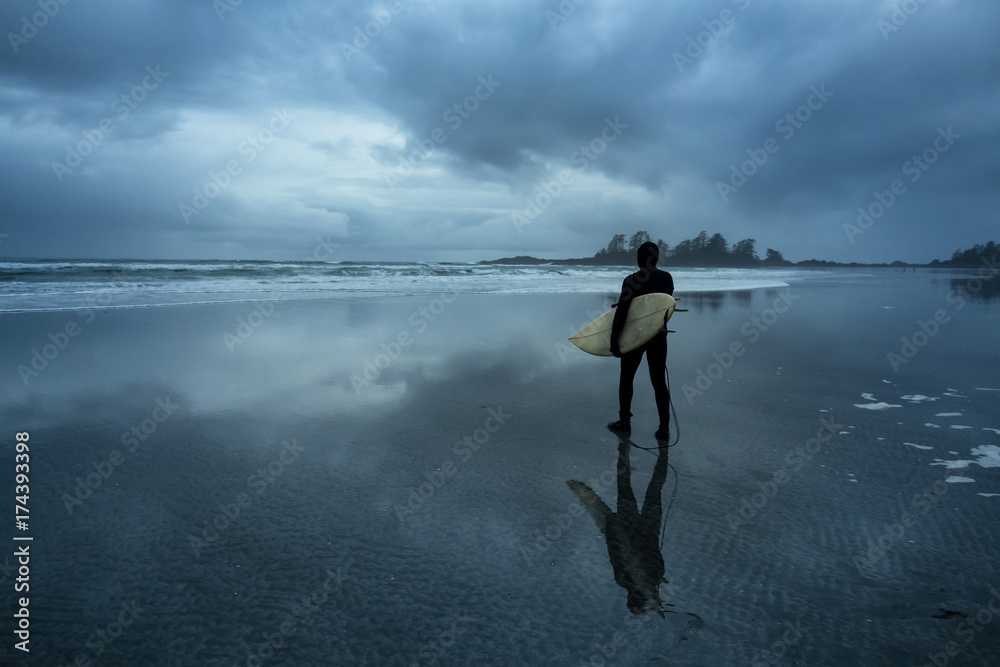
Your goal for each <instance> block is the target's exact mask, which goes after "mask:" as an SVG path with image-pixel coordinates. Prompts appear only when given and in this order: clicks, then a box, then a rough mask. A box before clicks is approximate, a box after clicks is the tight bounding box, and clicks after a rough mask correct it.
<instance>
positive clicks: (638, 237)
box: [628, 231, 651, 252]
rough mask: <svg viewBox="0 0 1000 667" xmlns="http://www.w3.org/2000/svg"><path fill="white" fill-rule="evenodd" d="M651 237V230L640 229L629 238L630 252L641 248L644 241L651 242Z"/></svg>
mask: <svg viewBox="0 0 1000 667" xmlns="http://www.w3.org/2000/svg"><path fill="white" fill-rule="evenodd" d="M650 241H651V239H650V238H649V232H645V231H638V232H636V233H635V234H633V235H632V238H630V239H629V240H628V249H629V252H635V251H636V250H638V249H639V246H641V245H642V244H643V243H649V242H650Z"/></svg>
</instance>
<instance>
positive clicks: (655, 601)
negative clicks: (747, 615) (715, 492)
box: [566, 434, 674, 617]
mask: <svg viewBox="0 0 1000 667" xmlns="http://www.w3.org/2000/svg"><path fill="white" fill-rule="evenodd" d="M616 435H617V436H618V468H617V476H618V511H617V512H612V511H611V508H610V507H608V505H607V503H605V502H604V501H603V500H601V498H600V496H598V495H597V493H596V492H595V491H594V490H593V489H591V488H590V487H589V486H587V485H586V484H584V483H583V482H578V481H576V480H570V481H568V482H566V484H567V486H569V488H570V490H572V491H573V493H575V494H576V496H577V498H579V499H580V502H581V503H583V507H584V509H586V510H587V513H588V514H589V515H590V516H591V517H592V518H593V519H594V523H596V524H597V528H598V529H599V530H600V531H601V534H602V535H604V538H605V539H606V540H607V545H608V556H609V557H610V559H611V567H612V568H614V572H615V582H617V583H618V585H619V586H621V587H622V588H624V589H625V590H626V591H627V592H628V599H627V604H628V608H629V610H630V611H631V612H632V613H633V614H644V613H646V612H650V611H654V612H656V613H657V614H659V615H660V616H661V617H662V616H663V614H664V612H665V611H666V612H669V613H674V612H673V611H671V610H668V609H664V607H672V606H673V605H672V604H668V603H665V602H663V600H661V599H660V584H666V583H668V582H667V580H666V579H664V577H663V575H664V566H663V554H662V553H661V552H660V530H661V525H660V522H661V520H662V518H663V484H664V482H665V481H666V479H667V468H668V460H667V448H666V447H662V448H661V449H660V451H659V457H658V458H657V460H656V465H655V466H654V468H653V477H652V479H650V480H649V486H648V487H646V495H645V497H644V498H643V503H642V510H641V511H640V510H639V506H638V503H637V502H636V498H635V493H634V492H633V491H632V465H631V461H630V460H629V455H630V453H631V449H632V442H631V441H630V440H629V438H628V437H627V436H626V435H623V434H616Z"/></svg>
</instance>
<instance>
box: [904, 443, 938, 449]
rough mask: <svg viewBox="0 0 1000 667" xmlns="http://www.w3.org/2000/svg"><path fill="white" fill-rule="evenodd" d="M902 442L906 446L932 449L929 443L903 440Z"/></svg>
mask: <svg viewBox="0 0 1000 667" xmlns="http://www.w3.org/2000/svg"><path fill="white" fill-rule="evenodd" d="M903 444H904V445H906V446H907V447H916V448H917V449H934V448H933V447H931V446H929V445H918V444H916V443H915V442H904V443H903Z"/></svg>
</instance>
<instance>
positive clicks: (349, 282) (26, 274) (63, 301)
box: [0, 260, 828, 312]
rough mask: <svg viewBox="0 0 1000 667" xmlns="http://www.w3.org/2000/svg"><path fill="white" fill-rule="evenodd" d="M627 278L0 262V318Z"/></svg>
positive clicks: (591, 286) (352, 266)
mask: <svg viewBox="0 0 1000 667" xmlns="http://www.w3.org/2000/svg"><path fill="white" fill-rule="evenodd" d="M667 268H668V269H669V267H667ZM629 271H630V269H629V268H628V267H620V266H608V267H603V266H602V267H596V266H563V265H558V266H557V265H544V264H543V265H530V266H519V265H487V264H455V263H436V262H426V263H419V262H414V263H379V262H371V263H369V262H339V263H328V262H265V261H215V260H184V261H173V260H143V261H134V260H114V261H111V260H107V261H92V260H33V261H6V262H0V312H24V311H47V310H73V309H77V308H87V307H91V308H92V307H95V306H101V307H103V308H130V307H131V308H134V307H148V306H169V305H184V304H197V303H230V302H240V301H265V300H283V299H328V298H335V299H345V298H367V297H379V296H419V295H422V294H434V293H461V294H473V293H478V294H556V293H567V292H573V293H605V292H615V291H617V290H618V289H620V287H621V281H622V278H623V277H624V276H625V275H627V274H628V272H629ZM672 273H673V276H674V281H675V283H676V284H677V285H678V290H679V291H681V292H712V291H730V290H748V289H760V288H768V287H770V288H774V287H787V286H788V285H789V284H790V283H791V282H795V281H800V280H805V279H808V278H810V277H815V276H817V275H822V274H825V273H828V272H824V271H815V270H803V269H794V268H793V269H691V268H684V269H678V270H675V271H672Z"/></svg>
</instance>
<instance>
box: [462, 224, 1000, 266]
mask: <svg viewBox="0 0 1000 667" xmlns="http://www.w3.org/2000/svg"><path fill="white" fill-rule="evenodd" d="M626 239H627V240H626ZM647 241H652V239H651V238H650V236H649V233H648V232H645V231H638V232H636V233H635V234H633V235H632V236H630V237H626V236H625V234H615V235H614V236H613V237H612V238H611V242H610V243H608V245H607V246H605V247H604V248H601V249H600V250H598V251H597V252H596V253H595V254H594V256H593V257H581V258H578V259H539V258H537V257H528V256H524V255H521V256H518V257H504V258H502V259H494V260H486V261H483V262H480V264H585V265H593V264H608V265H615V266H629V265H632V264H635V260H636V256H635V251H636V250H638V249H639V246H641V245H642V244H643V243H646V242H647ZM656 245H657V246H658V247H659V248H660V261H659V265H660V266H667V265H669V266H713V267H718V266H724V267H749V266H764V267H769V266H816V267H829V266H889V267H905V266H930V267H937V268H970V269H975V268H979V267H981V266H986V267H988V268H992V267H994V266H995V265H996V262H997V260H996V256H997V251H1000V244H997V243H996V242H994V241H990V242H989V243H985V244H983V243H979V244H977V245H974V246H972V247H971V248H969V249H967V250H963V249H961V248H959V249H958V250H956V251H955V252H953V253H952V254H951V259H946V260H938V259H935V260H934V261H933V262H931V263H930V264H910V263H907V262H900V261H898V260H897V261H895V262H892V263H861V262H850V263H842V262H831V261H829V260H824V259H806V260H802V261H801V262H794V263H793V262H789V261H788V260H786V259H785V258H784V257H782V255H781V253H780V252H778V251H777V250H775V249H774V248H768V249H767V250H766V251H765V254H764V257H763V258H761V257H760V256H759V255H758V254H757V241H755V240H754V239H743V240H742V241H737V242H736V243H735V244H733V245H732V246H730V245H729V243H727V242H726V239H725V237H723V236H722V234H718V233H716V234H712V236H709V235H708V232H705V231H703V232H701V233H700V234H698V236H696V237H694V238H693V239H686V240H684V241H681V242H680V243H678V244H677V245H675V246H671V245H670V244H669V243H667V242H666V241H664V240H663V239H657V240H656Z"/></svg>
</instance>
